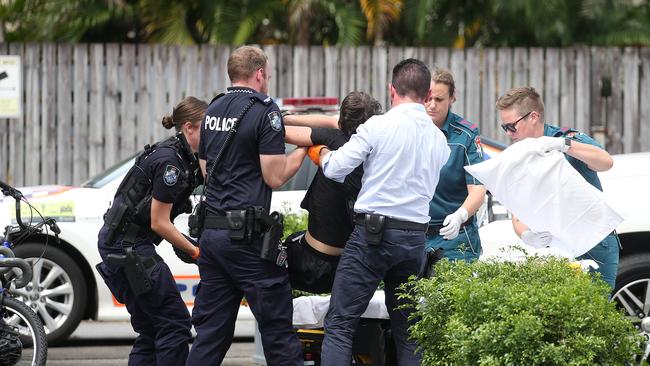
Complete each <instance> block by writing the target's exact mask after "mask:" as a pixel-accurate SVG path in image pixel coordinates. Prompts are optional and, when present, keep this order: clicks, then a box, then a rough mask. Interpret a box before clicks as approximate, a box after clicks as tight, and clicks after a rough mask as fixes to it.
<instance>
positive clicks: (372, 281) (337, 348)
mask: <svg viewBox="0 0 650 366" xmlns="http://www.w3.org/2000/svg"><path fill="white" fill-rule="evenodd" d="M365 236H366V233H365V227H364V226H360V225H356V226H355V228H354V231H353V232H352V234H351V235H350V239H348V242H347V244H346V245H345V250H344V251H343V255H342V256H341V260H340V262H339V266H338V269H337V272H336V277H335V278H334V286H333V288H332V297H331V299H330V307H329V310H328V312H327V315H326V316H325V338H324V340H323V347H322V350H321V351H322V352H321V365H323V366H344V365H350V362H351V358H352V337H353V335H354V332H355V330H356V328H357V325H358V324H359V318H360V316H361V314H363V312H364V311H365V310H366V308H367V307H368V303H369V302H370V299H371V298H372V296H373V294H374V292H375V290H376V289H377V285H378V284H379V282H380V281H381V280H384V285H385V294H386V308H387V310H388V314H389V315H390V324H391V329H392V332H393V338H394V340H395V346H396V349H397V360H398V364H399V365H400V366H410V365H419V364H420V355H419V354H418V353H416V343H415V342H414V341H413V340H410V339H409V336H408V325H409V324H408V315H409V313H410V312H409V311H405V310H402V309H396V307H397V306H399V305H400V304H402V303H403V302H404V300H398V299H397V297H396V294H395V291H396V288H397V287H398V286H399V285H400V284H402V283H404V282H406V280H407V278H408V277H409V276H411V275H417V274H418V273H419V272H420V271H421V270H422V267H423V262H424V258H425V256H424V241H425V235H424V232H422V231H409V230H385V231H384V236H383V240H382V242H381V243H380V244H379V245H369V244H367V243H366V240H365Z"/></svg>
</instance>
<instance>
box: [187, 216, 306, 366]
mask: <svg viewBox="0 0 650 366" xmlns="http://www.w3.org/2000/svg"><path fill="white" fill-rule="evenodd" d="M261 245H262V243H261V239H253V240H241V241H239V240H237V241H235V240H230V237H229V231H228V230H216V229H207V230H205V231H204V232H203V234H202V235H201V240H200V246H201V256H200V257H199V259H198V261H197V264H198V266H199V272H200V274H201V281H200V283H199V288H198V290H197V294H196V298H195V300H194V309H193V311H192V324H194V329H196V339H195V340H194V343H193V344H192V349H191V350H190V355H189V357H188V359H187V365H220V364H221V362H222V361H223V358H224V356H225V355H226V351H228V348H230V344H231V343H232V340H233V333H234V330H235V321H236V320H237V312H238V311H239V304H240V303H241V300H242V297H244V296H245V297H246V300H247V301H248V304H249V305H250V307H251V311H252V312H253V315H254V316H255V319H256V320H257V323H258V327H259V330H260V333H261V335H262V345H263V347H264V355H265V356H266V362H267V364H268V365H269V366H276V365H278V366H279V365H282V366H285V365H288V366H298V365H303V363H304V360H303V354H302V348H301V345H300V341H299V340H298V336H297V334H296V332H295V330H294V329H293V303H292V296H291V287H290V286H289V276H288V275H287V271H286V269H285V268H281V267H278V266H276V265H275V263H271V262H269V261H265V260H263V259H260V249H261Z"/></svg>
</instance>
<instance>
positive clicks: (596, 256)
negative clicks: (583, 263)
mask: <svg viewBox="0 0 650 366" xmlns="http://www.w3.org/2000/svg"><path fill="white" fill-rule="evenodd" d="M619 249H620V241H619V240H618V235H616V234H614V233H612V234H609V235H608V236H607V237H606V238H605V239H603V241H601V242H600V243H598V244H596V246H595V247H593V248H592V249H591V250H590V251H588V252H587V253H585V254H583V255H581V256H580V257H578V259H591V260H593V261H595V262H596V263H598V269H596V270H591V269H590V272H598V273H600V276H601V279H602V280H603V281H605V282H607V284H608V285H609V286H610V287H611V288H612V289H613V288H614V287H615V286H616V274H617V272H618V253H619Z"/></svg>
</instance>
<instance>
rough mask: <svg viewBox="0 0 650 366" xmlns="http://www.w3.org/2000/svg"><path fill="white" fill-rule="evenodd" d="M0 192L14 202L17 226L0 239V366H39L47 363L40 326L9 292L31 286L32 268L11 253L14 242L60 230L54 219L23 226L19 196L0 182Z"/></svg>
mask: <svg viewBox="0 0 650 366" xmlns="http://www.w3.org/2000/svg"><path fill="white" fill-rule="evenodd" d="M0 189H1V190H2V193H3V195H5V196H11V197H12V198H14V200H15V201H16V223H17V225H9V226H7V227H6V228H5V230H4V233H3V236H2V237H1V238H0V239H1V240H0V241H1V242H2V243H1V245H0V283H1V285H2V287H0V355H2V357H0V366H4V365H15V364H17V363H19V362H20V364H23V363H25V362H31V363H30V364H31V365H33V366H41V365H45V362H46V360H47V338H46V335H45V328H44V327H43V323H42V321H41V319H40V318H39V316H38V315H37V314H36V312H35V311H34V310H32V309H31V308H30V307H29V306H27V305H26V304H25V303H23V302H22V301H20V300H18V299H17V298H16V297H14V296H13V294H12V291H15V290H16V289H20V288H22V287H25V286H27V285H28V284H29V283H31V282H32V280H33V278H32V277H33V272H32V266H31V264H30V263H29V262H28V261H26V260H24V259H21V258H16V257H15V255H14V252H13V250H12V249H13V247H14V242H16V243H18V242H20V241H22V240H24V239H26V238H27V237H29V236H31V235H33V234H35V233H39V232H41V231H42V229H43V227H45V228H46V229H48V228H49V229H51V230H52V231H53V232H54V233H55V235H56V236H57V238H58V234H59V233H60V229H59V228H58V226H57V225H56V221H54V219H51V218H43V217H42V216H41V218H42V220H41V221H40V222H38V223H36V224H35V225H32V223H31V221H30V223H29V224H25V223H24V222H23V221H22V219H21V216H20V209H21V202H23V201H24V202H27V201H26V200H25V198H24V197H23V195H22V193H21V192H20V191H18V190H17V189H15V188H13V187H11V186H9V185H7V184H6V183H4V182H2V181H0ZM28 204H29V203H28ZM30 207H31V206H30ZM32 209H33V207H32ZM39 215H40V214H39ZM14 238H15V239H14Z"/></svg>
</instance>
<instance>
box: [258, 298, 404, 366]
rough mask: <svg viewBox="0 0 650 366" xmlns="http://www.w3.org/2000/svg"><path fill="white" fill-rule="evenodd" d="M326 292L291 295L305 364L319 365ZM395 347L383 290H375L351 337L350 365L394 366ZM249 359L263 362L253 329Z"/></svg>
mask: <svg viewBox="0 0 650 366" xmlns="http://www.w3.org/2000/svg"><path fill="white" fill-rule="evenodd" d="M329 298H330V297H329V296H301V297H297V298H295V299H293V324H294V327H295V328H296V332H297V333H298V338H299V339H300V343H301V344H302V349H303V354H304V360H305V361H304V362H305V363H304V364H305V365H314V366H317V365H320V353H321V346H322V342H323V335H324V331H323V321H324V319H325V314H327V309H328V308H329ZM394 349H395V347H394V346H393V339H392V336H391V331H390V321H389V317H388V311H387V310H386V305H385V303H384V292H383V291H376V292H375V294H374V295H373V297H372V299H371V300H370V303H369V304H368V307H367V308H366V311H365V312H364V313H363V314H362V315H361V320H360V322H359V326H358V327H357V330H356V332H355V334H354V338H353V341H352V354H353V360H352V363H351V364H352V365H368V366H394V365H397V362H396V361H395V350H394ZM253 361H254V362H255V363H256V364H258V365H266V360H265V359H264V350H263V348H262V342H261V338H260V334H259V332H258V331H257V329H256V331H255V354H254V355H253Z"/></svg>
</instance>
